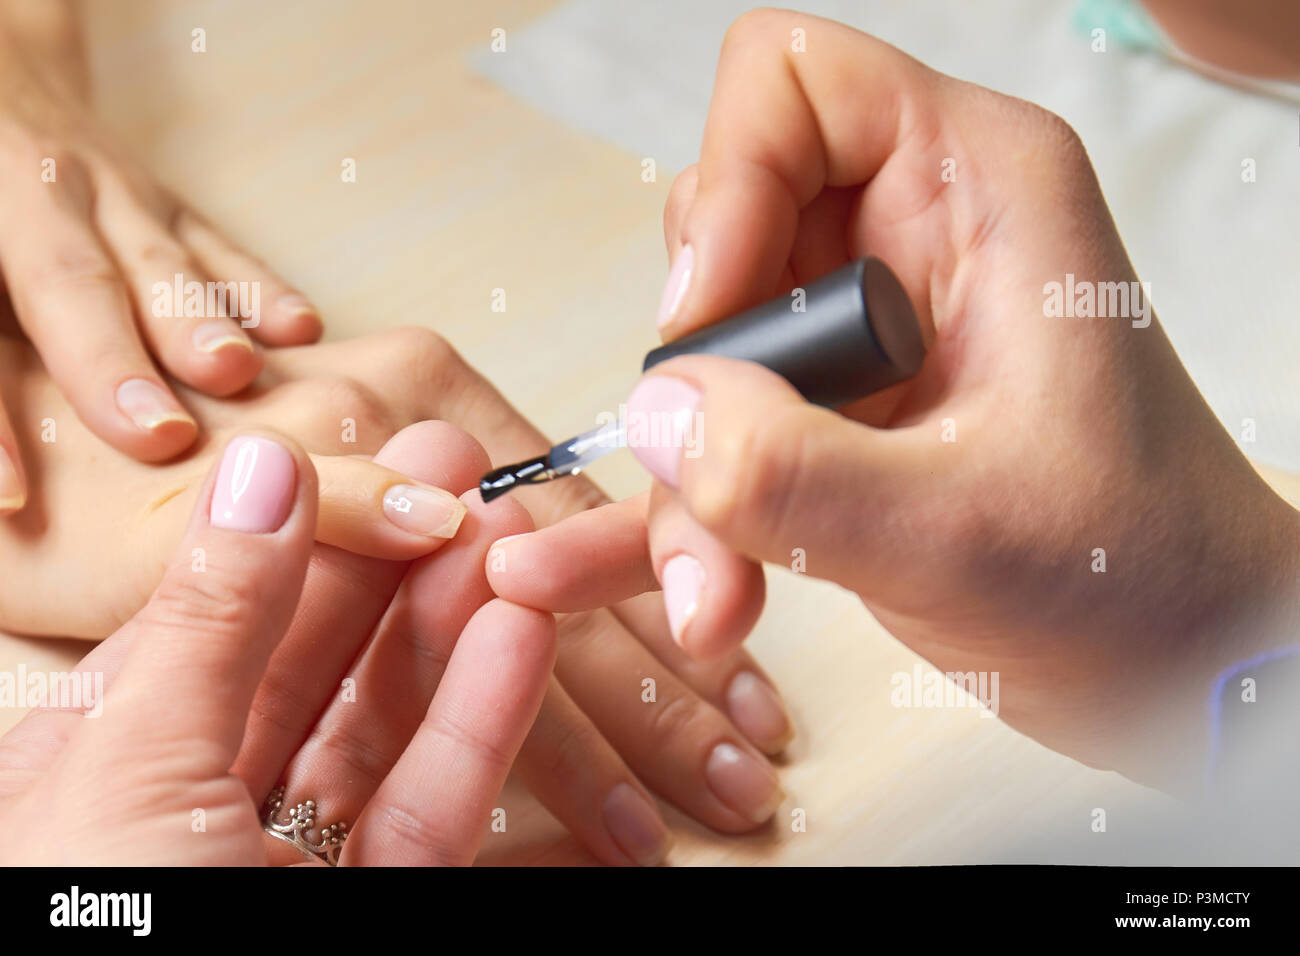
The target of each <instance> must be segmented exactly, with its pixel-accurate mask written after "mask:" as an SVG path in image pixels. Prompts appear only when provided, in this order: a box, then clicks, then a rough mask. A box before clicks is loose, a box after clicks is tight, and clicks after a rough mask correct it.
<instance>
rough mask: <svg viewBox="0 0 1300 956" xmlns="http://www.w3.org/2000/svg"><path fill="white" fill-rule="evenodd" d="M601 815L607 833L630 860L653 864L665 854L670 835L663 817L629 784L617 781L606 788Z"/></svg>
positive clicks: (647, 864) (661, 859) (660, 860)
mask: <svg viewBox="0 0 1300 956" xmlns="http://www.w3.org/2000/svg"><path fill="white" fill-rule="evenodd" d="M601 815H602V816H603V817H604V820H605V828H606V829H607V830H609V835H610V836H611V837H613V839H614V842H615V843H617V844H618V848H619V849H620V850H622V851H623V852H624V853H626V854H627V855H628V857H629V858H631V860H632V862H634V863H638V864H640V865H641V866H654V865H655V864H657V863H661V862H663V859H664V857H665V856H667V855H668V849H669V847H670V846H672V839H671V837H670V836H669V833H668V828H667V827H666V826H664V821H663V818H662V817H661V816H659V811H658V810H656V809H655V807H654V804H652V803H650V801H648V800H647V799H646V798H645V797H643V796H642V795H641V794H640V793H639V792H638V791H637V789H636V788H635V787H633V786H632V785H631V784H627V783H620V784H618V785H617V786H615V787H614V789H613V790H611V791H610V792H609V796H607V797H606V798H605V802H604V804H603V805H602V806H601Z"/></svg>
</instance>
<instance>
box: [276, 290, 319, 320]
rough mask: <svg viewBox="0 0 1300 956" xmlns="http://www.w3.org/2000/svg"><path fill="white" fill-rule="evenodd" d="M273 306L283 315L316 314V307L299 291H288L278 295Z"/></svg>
mask: <svg viewBox="0 0 1300 956" xmlns="http://www.w3.org/2000/svg"><path fill="white" fill-rule="evenodd" d="M275 307H276V308H277V309H279V310H280V311H281V312H283V313H284V314H285V315H316V307H315V306H314V305H312V304H311V300H310V299H308V298H307V297H306V296H305V295H303V294H302V293H301V292H288V293H285V294H284V295H282V296H280V298H278V299H277V300H276V302H275Z"/></svg>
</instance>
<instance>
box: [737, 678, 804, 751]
mask: <svg viewBox="0 0 1300 956" xmlns="http://www.w3.org/2000/svg"><path fill="white" fill-rule="evenodd" d="M726 697H727V713H728V714H729V715H730V717H731V722H732V723H734V724H735V725H736V726H737V727H739V728H740V730H741V732H742V733H743V734H744V735H745V736H746V737H748V738H749V739H750V740H752V741H753V742H754V743H755V744H757V745H758V747H759V748H760V749H761V750H763V751H765V752H767V753H773V754H776V753H780V752H781V751H782V750H784V749H785V746H786V744H788V743H789V742H790V740H791V739H792V738H793V737H794V728H793V726H792V725H791V723H790V715H789V714H787V713H786V709H785V705H784V704H782V703H781V697H780V695H779V694H777V692H776V691H775V690H774V689H773V688H772V685H771V684H769V683H768V682H767V681H765V680H763V678H761V677H759V676H758V675H757V674H755V673H754V672H753V671H741V672H740V673H739V674H737V675H736V676H735V677H733V678H732V679H731V683H730V684H728V685H727V694H726Z"/></svg>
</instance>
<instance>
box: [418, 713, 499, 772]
mask: <svg viewBox="0 0 1300 956" xmlns="http://www.w3.org/2000/svg"><path fill="white" fill-rule="evenodd" d="M425 728H426V730H427V732H428V733H429V734H430V735H432V736H434V737H437V738H440V739H441V740H443V741H445V742H446V743H447V744H448V745H449V749H450V752H452V753H454V754H456V755H457V756H458V758H459V759H465V758H468V761H469V762H470V763H471V764H474V765H481V766H484V767H486V768H487V769H489V770H491V771H499V772H501V773H502V774H503V775H504V773H505V771H506V770H507V769H508V768H509V767H510V765H511V763H513V762H514V754H511V753H507V752H506V751H504V750H502V749H501V747H500V746H499V745H498V744H497V743H496V741H494V740H492V738H490V737H488V736H486V735H484V734H483V733H481V732H480V730H479V728H477V727H475V726H474V724H473V722H472V721H470V720H467V719H466V718H465V717H463V716H459V715H456V714H454V713H453V712H451V711H444V712H443V713H442V714H441V715H440V716H439V717H438V718H437V719H429V720H426V721H425Z"/></svg>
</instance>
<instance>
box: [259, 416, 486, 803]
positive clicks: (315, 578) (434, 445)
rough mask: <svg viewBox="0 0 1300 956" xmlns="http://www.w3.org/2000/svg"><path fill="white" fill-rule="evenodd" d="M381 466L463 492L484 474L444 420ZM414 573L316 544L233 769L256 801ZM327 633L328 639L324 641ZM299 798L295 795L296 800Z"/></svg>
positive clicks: (467, 444) (414, 435) (423, 429)
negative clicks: (299, 596)
mask: <svg viewBox="0 0 1300 956" xmlns="http://www.w3.org/2000/svg"><path fill="white" fill-rule="evenodd" d="M375 461H376V462H377V463H379V464H382V465H384V466H386V467H389V468H394V469H397V470H400V471H401V472H402V474H405V475H410V476H411V477H412V478H414V479H416V480H417V481H420V482H423V483H426V484H429V485H431V486H436V487H439V488H447V489H450V490H452V491H462V492H463V491H465V490H468V489H469V488H472V487H475V486H476V485H477V483H478V476H479V475H481V474H482V473H483V471H484V470H486V468H487V455H485V454H484V453H483V449H482V448H481V447H480V446H479V445H478V443H477V442H476V441H474V439H473V438H471V437H470V436H469V435H466V434H465V433H464V432H462V431H461V430H460V429H459V428H456V427H454V426H452V425H448V424H447V423H446V422H420V423H419V424H416V425H410V426H408V427H407V428H404V429H402V430H401V431H400V432H398V433H397V434H396V435H394V436H393V437H392V438H391V439H390V440H389V441H388V443H387V444H386V445H385V446H384V447H383V448H382V449H380V451H379V452H378V454H376V455H375ZM407 567H408V565H407V564H406V563H405V562H392V561H382V560H378V559H375V558H368V557H363V556H362V555H357V554H352V553H350V552H346V551H342V550H340V549H338V548H333V547H329V546H327V545H319V546H318V547H317V549H316V552H315V559H314V560H313V562H312V568H311V572H310V573H309V574H308V576H307V582H306V584H304V586H303V592H302V600H301V601H300V602H299V606H298V613H297V615H296V616H295V617H294V621H293V624H292V625H291V626H290V628H289V633H288V635H286V637H285V639H284V641H282V642H281V644H280V646H279V647H278V648H277V649H276V652H275V654H274V656H273V657H272V659H271V664H270V666H269V667H268V668H267V673H266V677H265V679H264V680H263V682H262V686H261V687H259V688H258V691H257V695H256V697H255V698H254V699H253V706H252V709H251V712H250V713H249V718H248V728H247V731H246V733H245V735H244V746H243V748H242V749H241V750H240V753H239V757H238V758H237V760H236V761H235V765H234V770H235V772H236V773H238V774H239V775H240V776H241V777H242V778H243V779H244V781H245V783H247V785H248V789H249V791H250V792H251V793H252V794H253V795H254V798H255V799H260V798H261V797H262V796H264V795H265V794H266V793H268V792H269V791H270V790H271V788H272V786H274V785H275V783H276V782H277V779H278V778H279V776H280V773H281V771H282V770H283V769H284V767H285V764H286V763H288V761H289V758H290V757H291V756H293V754H294V753H296V752H297V750H298V748H299V747H300V746H301V745H302V743H303V741H304V740H306V739H307V735H308V733H309V732H310V730H311V728H312V727H313V725H314V724H315V723H316V720H317V718H318V717H319V716H320V715H321V713H323V712H324V711H325V709H326V707H327V706H328V705H329V702H330V700H331V699H332V698H333V697H334V696H335V695H336V694H338V693H340V691H341V684H342V681H343V678H344V677H345V676H346V675H347V673H348V670H349V669H350V668H351V667H352V665H353V663H354V662H355V660H356V658H357V655H358V654H359V653H360V652H361V649H362V648H363V647H364V646H365V644H366V642H367V641H368V640H369V638H370V635H371V634H373V633H374V630H375V626H376V625H377V624H378V623H379V620H380V619H381V618H382V617H383V615H384V612H385V611H386V610H387V608H388V605H389V602H390V601H392V599H393V595H394V594H395V593H396V591H397V588H398V585H399V584H400V583H401V580H402V577H403V575H404V574H405V573H406V570H407ZM322 635H328V640H322V637H321V636H322ZM292 796H293V795H292V794H290V797H292Z"/></svg>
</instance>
